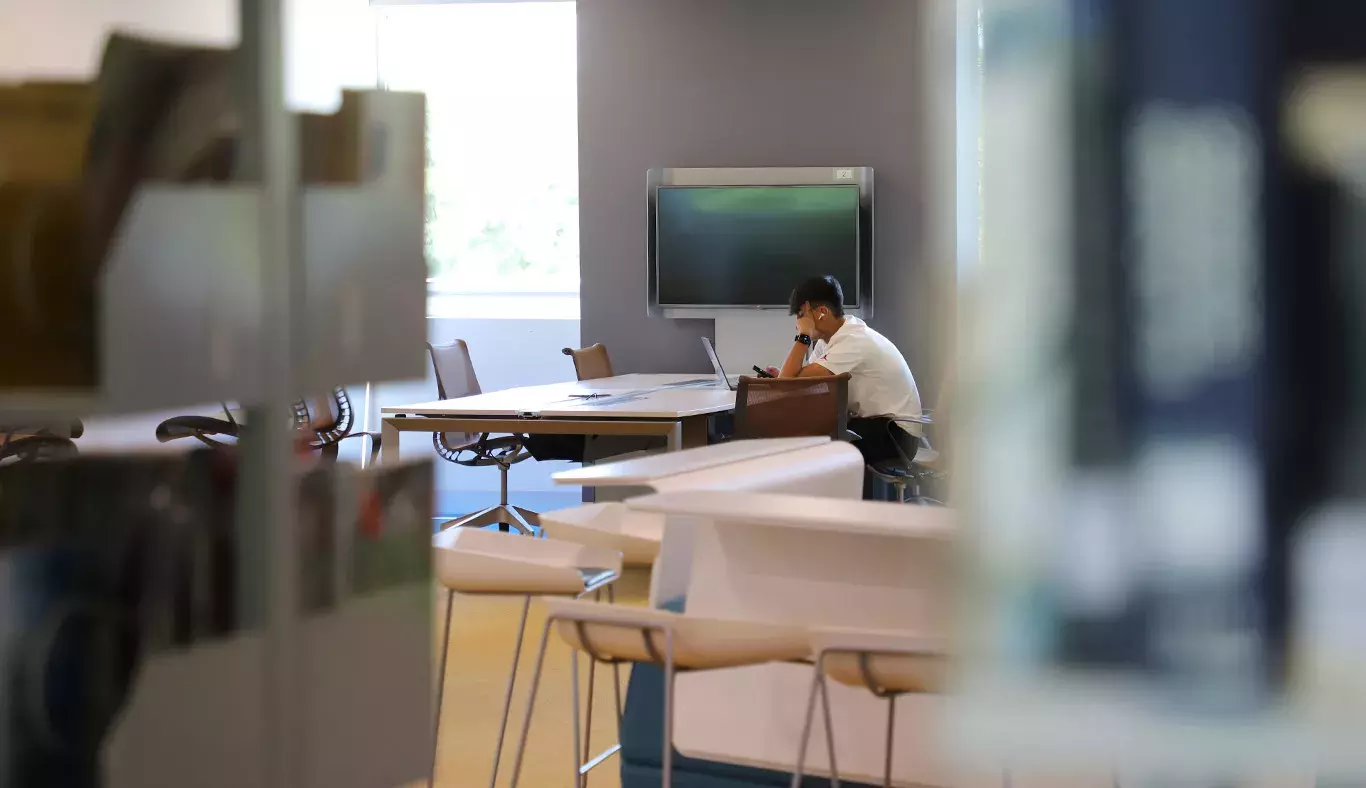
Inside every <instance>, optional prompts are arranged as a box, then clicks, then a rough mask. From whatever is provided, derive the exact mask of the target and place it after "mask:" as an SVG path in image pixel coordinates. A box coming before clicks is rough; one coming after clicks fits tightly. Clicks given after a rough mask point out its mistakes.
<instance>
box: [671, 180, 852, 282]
mask: <svg viewBox="0 0 1366 788" xmlns="http://www.w3.org/2000/svg"><path fill="white" fill-rule="evenodd" d="M655 265H656V272H657V276H658V278H657V282H658V296H659V304H660V306H787V301H788V296H789V295H790V294H791V293H792V289H793V288H794V287H796V286H797V284H798V283H800V282H801V281H802V280H803V279H807V278H809V277H813V276H823V275H825V274H830V275H832V276H834V277H835V278H836V279H838V280H839V281H840V284H841V285H843V287H844V303H845V306H847V307H857V306H858V291H859V287H858V284H859V283H858V270H859V189H858V187H857V186H671V187H661V188H660V189H659V193H658V198H657V203H656V230H655Z"/></svg>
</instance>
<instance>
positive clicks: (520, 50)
mask: <svg viewBox="0 0 1366 788" xmlns="http://www.w3.org/2000/svg"><path fill="white" fill-rule="evenodd" d="M378 25H379V27H378V31H379V34H378V49H379V52H378V54H379V77H380V81H381V83H382V84H383V85H385V86H386V87H389V88H391V89H394V90H414V91H421V92H423V93H426V94H427V263H428V271H429V273H430V276H431V280H432V281H431V286H432V291H433V294H434V295H435V294H437V293H562V294H569V293H573V294H576V293H578V290H579V196H578V111H577V110H578V100H577V83H576V80H577V57H576V43H577V42H576V40H575V36H576V30H575V14H574V4H573V3H572V2H543V3H520V2H519V3H507V2H500V3H460V4H451V5H420V6H397V7H386V8H381V9H380V11H379V19H378Z"/></svg>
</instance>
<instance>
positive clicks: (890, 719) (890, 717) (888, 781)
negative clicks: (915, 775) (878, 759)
mask: <svg viewBox="0 0 1366 788" xmlns="http://www.w3.org/2000/svg"><path fill="white" fill-rule="evenodd" d="M895 738H896V696H895V695H892V696H889V697H888V698H887V755H886V763H885V765H884V766H883V767H882V788H892V741H893V739H895Z"/></svg>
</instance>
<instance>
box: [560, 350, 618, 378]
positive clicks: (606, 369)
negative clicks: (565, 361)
mask: <svg viewBox="0 0 1366 788" xmlns="http://www.w3.org/2000/svg"><path fill="white" fill-rule="evenodd" d="M560 352H561V353H564V354H565V355H566V356H569V357H570V358H572V359H574V374H575V375H576V376H577V377H578V379H579V380H598V379H599V378H610V377H612V359H611V358H610V357H609V356H608V355H607V347H606V346H604V345H603V344H602V343H601V342H598V343H596V344H593V345H589V346H588V347H585V348H579V349H578V350H575V349H574V348H569V347H567V348H565V349H564V350H562V351H560Z"/></svg>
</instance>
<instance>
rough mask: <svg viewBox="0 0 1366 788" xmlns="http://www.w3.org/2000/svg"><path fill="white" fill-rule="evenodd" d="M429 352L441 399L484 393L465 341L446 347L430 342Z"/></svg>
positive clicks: (437, 391) (457, 341)
mask: <svg viewBox="0 0 1366 788" xmlns="http://www.w3.org/2000/svg"><path fill="white" fill-rule="evenodd" d="M427 352H428V353H429V354H431V357H432V370H433V371H434V372H436V393H437V395H438V396H440V397H441V399H457V398H459V397H469V396H472V395H474V394H482V393H483V391H482V390H481V389H480V388H479V378H478V377H477V376H476V375H475V374H474V362H472V361H470V346H469V345H466V344H465V340H463V339H457V340H455V341H454V342H448V343H446V344H444V345H433V344H432V343H430V342H428V343H427Z"/></svg>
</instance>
